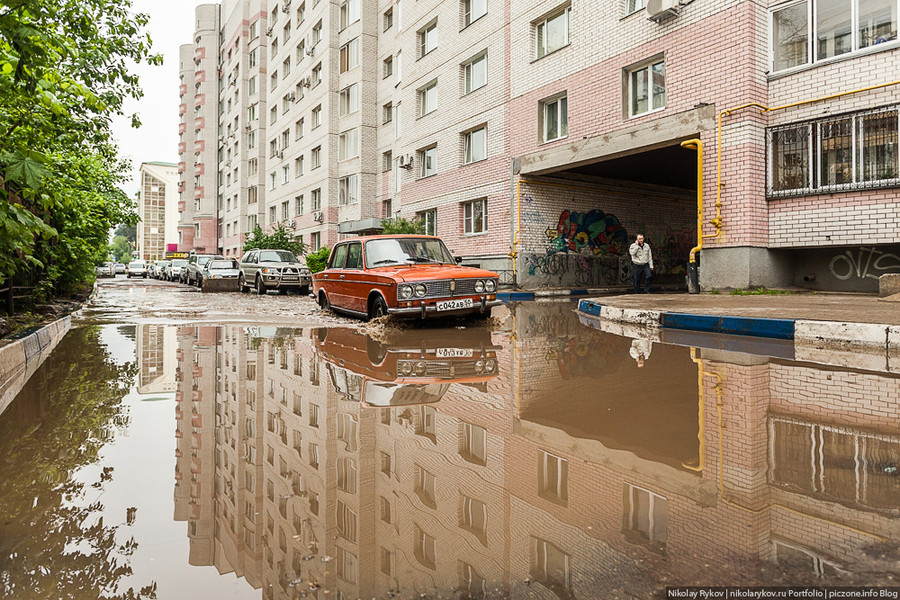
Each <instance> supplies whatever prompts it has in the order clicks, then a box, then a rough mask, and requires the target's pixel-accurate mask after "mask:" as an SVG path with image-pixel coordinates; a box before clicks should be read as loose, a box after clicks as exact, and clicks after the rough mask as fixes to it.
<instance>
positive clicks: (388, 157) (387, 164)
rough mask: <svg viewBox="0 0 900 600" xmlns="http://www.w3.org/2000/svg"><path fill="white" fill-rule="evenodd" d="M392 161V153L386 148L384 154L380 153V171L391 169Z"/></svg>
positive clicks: (384, 171) (385, 171)
mask: <svg viewBox="0 0 900 600" xmlns="http://www.w3.org/2000/svg"><path fill="white" fill-rule="evenodd" d="M393 163H394V153H393V152H391V151H390V150H388V151H387V152H385V153H384V154H382V155H381V172H382V173H387V172H389V171H390V170H391V165H393Z"/></svg>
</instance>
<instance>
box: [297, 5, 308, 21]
mask: <svg viewBox="0 0 900 600" xmlns="http://www.w3.org/2000/svg"><path fill="white" fill-rule="evenodd" d="M305 20H306V2H301V3H300V6H299V7H297V25H300V24H301V23H303V21H305Z"/></svg>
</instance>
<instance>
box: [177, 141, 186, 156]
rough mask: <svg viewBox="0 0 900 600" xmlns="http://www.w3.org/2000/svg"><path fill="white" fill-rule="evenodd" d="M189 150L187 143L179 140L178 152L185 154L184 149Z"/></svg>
mask: <svg viewBox="0 0 900 600" xmlns="http://www.w3.org/2000/svg"><path fill="white" fill-rule="evenodd" d="M185 150H187V144H185V143H184V142H178V154H184V151H185Z"/></svg>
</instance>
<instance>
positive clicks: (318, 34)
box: [312, 21, 322, 46]
mask: <svg viewBox="0 0 900 600" xmlns="http://www.w3.org/2000/svg"><path fill="white" fill-rule="evenodd" d="M321 41H322V21H319V22H318V23H316V24H315V26H314V27H313V28H312V45H313V46H315V45H316V44H318V43H319V42H321Z"/></svg>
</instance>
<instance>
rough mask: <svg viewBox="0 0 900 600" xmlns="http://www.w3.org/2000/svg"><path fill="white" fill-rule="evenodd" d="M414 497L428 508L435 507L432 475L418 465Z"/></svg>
mask: <svg viewBox="0 0 900 600" xmlns="http://www.w3.org/2000/svg"><path fill="white" fill-rule="evenodd" d="M415 485H416V495H418V496H419V499H420V500H421V501H422V503H423V504H425V505H426V506H428V507H430V508H435V507H436V506H437V501H436V498H437V496H436V495H435V487H434V475H433V474H432V473H430V472H429V471H426V470H425V469H423V468H422V467H420V466H419V465H416V484H415Z"/></svg>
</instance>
